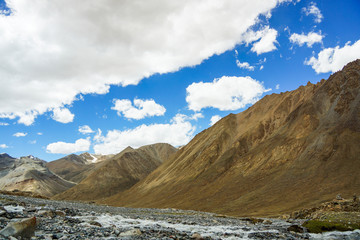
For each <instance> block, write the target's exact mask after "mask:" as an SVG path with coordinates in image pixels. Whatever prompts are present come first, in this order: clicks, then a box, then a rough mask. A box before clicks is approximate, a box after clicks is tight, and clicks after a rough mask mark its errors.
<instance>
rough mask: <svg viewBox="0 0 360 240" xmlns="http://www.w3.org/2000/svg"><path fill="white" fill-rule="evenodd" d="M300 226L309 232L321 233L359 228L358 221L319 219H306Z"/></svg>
mask: <svg viewBox="0 0 360 240" xmlns="http://www.w3.org/2000/svg"><path fill="white" fill-rule="evenodd" d="M302 226H303V227H305V228H307V229H308V231H309V232H310V233H322V232H328V231H353V230H355V229H360V224H358V223H341V222H330V221H319V220H309V221H306V222H304V223H303V225H302Z"/></svg>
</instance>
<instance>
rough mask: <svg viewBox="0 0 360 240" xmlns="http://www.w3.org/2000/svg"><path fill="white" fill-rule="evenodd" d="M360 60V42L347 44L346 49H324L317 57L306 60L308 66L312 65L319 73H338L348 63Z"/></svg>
mask: <svg viewBox="0 0 360 240" xmlns="http://www.w3.org/2000/svg"><path fill="white" fill-rule="evenodd" d="M358 58H360V40H358V41H357V42H355V43H354V44H353V45H350V43H349V42H348V43H346V44H345V46H344V47H342V48H340V47H339V46H336V47H334V48H326V49H323V50H322V51H321V52H320V53H319V54H318V56H317V58H316V57H315V56H313V57H311V58H310V59H309V60H305V62H304V63H305V64H306V65H311V66H312V68H313V69H314V70H315V71H316V72H317V73H326V72H336V71H339V70H341V69H342V68H343V67H344V66H345V65H346V64H347V63H349V62H351V61H353V60H356V59H358Z"/></svg>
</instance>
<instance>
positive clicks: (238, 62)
mask: <svg viewBox="0 0 360 240" xmlns="http://www.w3.org/2000/svg"><path fill="white" fill-rule="evenodd" d="M236 65H237V66H238V67H239V68H244V69H247V70H249V71H254V69H255V67H254V66H251V65H250V64H249V63H248V62H240V61H239V60H237V59H236Z"/></svg>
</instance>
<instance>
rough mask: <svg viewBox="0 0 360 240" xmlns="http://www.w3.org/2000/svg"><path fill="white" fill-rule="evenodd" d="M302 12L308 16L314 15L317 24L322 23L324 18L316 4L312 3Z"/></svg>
mask: <svg viewBox="0 0 360 240" xmlns="http://www.w3.org/2000/svg"><path fill="white" fill-rule="evenodd" d="M302 11H303V12H304V13H305V14H306V16H309V15H314V17H315V22H316V23H321V21H322V19H323V18H324V16H323V15H322V14H321V11H320V9H319V8H318V7H317V6H316V3H314V2H311V3H310V5H309V6H308V7H307V8H305V7H304V8H302Z"/></svg>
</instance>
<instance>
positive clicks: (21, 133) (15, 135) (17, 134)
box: [13, 132, 27, 137]
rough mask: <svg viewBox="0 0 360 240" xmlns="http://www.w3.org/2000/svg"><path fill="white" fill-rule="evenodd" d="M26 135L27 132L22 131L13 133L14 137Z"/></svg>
mask: <svg viewBox="0 0 360 240" xmlns="http://www.w3.org/2000/svg"><path fill="white" fill-rule="evenodd" d="M26 135H27V133H23V132H17V133H14V134H13V136H14V137H25V136H26Z"/></svg>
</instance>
